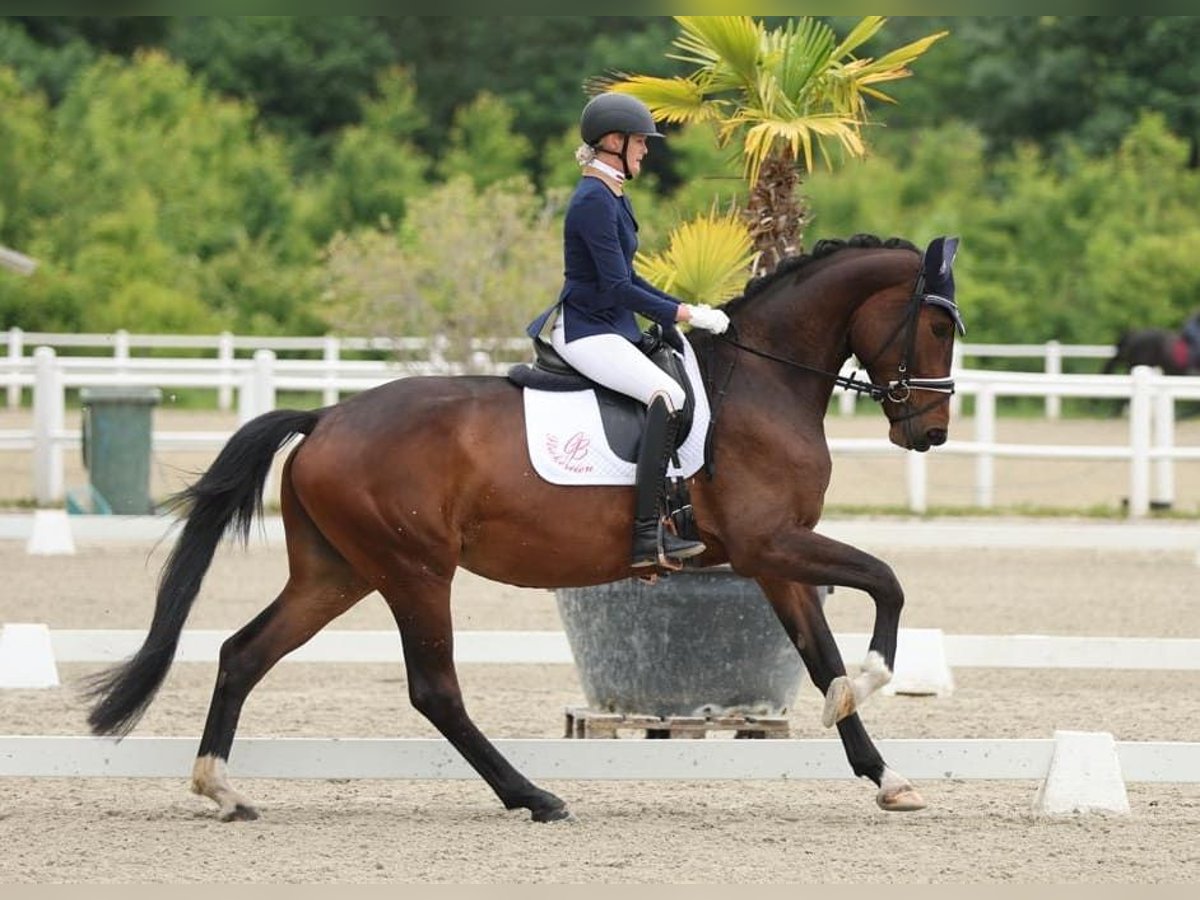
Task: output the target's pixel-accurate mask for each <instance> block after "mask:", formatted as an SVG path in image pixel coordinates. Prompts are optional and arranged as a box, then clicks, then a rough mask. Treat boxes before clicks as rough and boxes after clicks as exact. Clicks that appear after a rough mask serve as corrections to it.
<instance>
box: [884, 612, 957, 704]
mask: <svg viewBox="0 0 1200 900" xmlns="http://www.w3.org/2000/svg"><path fill="white" fill-rule="evenodd" d="M883 693H884V694H888V695H895V694H906V695H910V696H917V697H929V696H935V697H949V696H950V695H951V694H953V693H954V676H953V675H952V674H951V673H950V666H948V665H947V664H946V641H945V638H944V637H943V635H942V629H940V628H901V629H900V631H899V633H898V634H897V636H896V670H895V672H894V673H893V674H892V680H891V681H889V682H888V683H887V684H885V685H884V686H883Z"/></svg>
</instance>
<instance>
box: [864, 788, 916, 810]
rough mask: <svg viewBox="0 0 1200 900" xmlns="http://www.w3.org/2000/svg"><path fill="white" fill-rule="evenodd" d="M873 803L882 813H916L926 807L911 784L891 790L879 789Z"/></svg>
mask: <svg viewBox="0 0 1200 900" xmlns="http://www.w3.org/2000/svg"><path fill="white" fill-rule="evenodd" d="M875 802H876V803H878V804H879V808H880V809H882V810H883V811H884V812H916V811H917V810H918V809H924V808H925V807H926V806H927V805H928V804H926V803H925V798H924V797H922V796H921V795H920V793H918V792H917V789H916V788H915V787H913V786H912V785H911V784H909V785H905V786H904V787H900V788H894V789H892V790H885V789H883V788H880V789H879V793H878V794H876V795H875Z"/></svg>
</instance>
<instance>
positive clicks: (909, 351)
mask: <svg viewBox="0 0 1200 900" xmlns="http://www.w3.org/2000/svg"><path fill="white" fill-rule="evenodd" d="M924 306H936V307H937V308H939V309H942V310H944V311H945V312H946V313H947V314H948V315H949V316H950V318H951V319H952V320H953V321H954V326H955V328H957V329H958V333H959V334H960V335H965V334H966V333H967V329H966V326H965V325H964V324H963V320H962V314H961V313H960V312H959V309H958V304H956V303H955V302H954V301H953V300H952V299H950V298H949V297H943V296H941V295H940V294H934V293H930V292H928V291H926V290H925V271H924V269H923V268H922V270H921V271H920V272H919V273H918V274H917V279H916V282H915V283H914V284H913V290H912V293H911V294H910V295H909V299H908V304H907V307H906V309H905V313H904V317H903V318H902V319H901V320H900V321H899V322H897V323H896V327H895V328H894V329H892V332H891V334H889V335H888V338H887V340H885V341H884V342H883V344H882V345H880V347H879V349H878V350H876V351H875V353H874V354H872V355H871V357H870V359H869V360H867V361H866V362H864V363H862V368H863V369H869V368H870V367H871V364H872V363H874V362H875V361H876V360H877V359H879V357H880V356H882V355H883V352H884V351H885V350H887V349H888V347H890V346H891V345H892V344H893V343H895V341H896V339H897V338H899V337H901V335H903V340H904V353H903V355H902V356H901V358H900V363H899V365H898V366H897V369H896V374H897V377H896V378H895V379H893V380H892V381H889V382H887V383H886V384H876V383H874V382H871V381H864V380H862V379H860V378H858V377H856V376H857V372H856V373H855V375H849V376H847V375H842V374H840V373H838V372H829V371H827V370H825V369H821V368H819V367H817V366H810V365H808V364H807V363H802V362H797V361H796V360H793V359H786V358H785V357H782V356H776V355H775V354H774V353H768V352H767V351H766V350H759V349H758V348H757V347H750V346H748V345H746V344H743V343H741V341H739V340H738V339H737V331H736V329H735V328H734V326H733V324H732V323H730V328H729V331H726V332H725V333H724V334H722V335H718V336H717V338H718V339H719V340H723V341H724V342H725V343H727V344H729V345H730V346H732V347H736V348H737V349H738V350H744V351H745V352H747V353H750V354H752V355H754V356H760V357H762V358H763V359H769V360H773V361H774V362H777V363H782V364H783V365H785V366H789V367H791V368H793V369H800V370H802V371H805V372H811V373H813V374H814V375H822V376H824V377H826V378H831V379H833V383H834V384H835V385H837V386H838V387H842V388H845V389H846V390H849V391H854V392H855V393H858V394H865V395H867V396H868V397H870V398H871V399H872V400H874V401H876V402H877V403H882V402H883V401H885V400H886V401H888V402H890V403H896V404H901V405H905V406H908V405H909V401H910V398H911V397H912V394H913V392H914V391H928V392H932V393H935V394H940V395H942V396H941V397H938V398H936V399H934V400H933V401H931V402H930V403H929V404H927V405H925V406H923V407H920V408H919V409H915V410H911V409H910V410H908V411H906V412H905V413H904V414H903V415H902V416H897V417H896V418H894V419H892V421H893V422H904V421H906V420H908V419H911V418H914V417H916V416H919V415H922V414H923V413H925V412H927V411H929V410H930V409H933V408H934V407H935V406H937V405H938V404H940V403H944V402H945V401H946V399H948V398H949V396H950V395H951V394H953V393H954V379H953V378H915V377H913V376H912V375H910V374H909V369H910V368H911V367H912V364H913V356H914V354H915V353H916V344H917V320H918V318H919V316H920V314H921V309H922V307H924ZM731 331H732V332H733V333H732V334H730V332H731ZM736 365H737V358H736V357H735V358H734V361H733V364H731V365H730V367H729V373H728V375H727V376H726V380H725V384H724V385H723V386H722V388H721V391H720V392H719V393H718V396H717V398H715V399H716V401H717V404H716V405H719V401H720V400H721V399H722V398H723V397H724V394H725V389H726V388H728V386H729V380H730V379H731V378H732V377H733V369H734V367H735V366H736ZM889 418H890V417H889Z"/></svg>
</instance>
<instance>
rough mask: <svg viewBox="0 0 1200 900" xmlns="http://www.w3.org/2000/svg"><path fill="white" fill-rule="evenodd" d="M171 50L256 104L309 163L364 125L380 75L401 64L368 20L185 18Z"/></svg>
mask: <svg viewBox="0 0 1200 900" xmlns="http://www.w3.org/2000/svg"><path fill="white" fill-rule="evenodd" d="M166 49H167V50H168V51H169V52H170V53H171V54H172V55H173V56H175V57H177V58H178V59H180V60H182V61H183V62H184V63H185V64H186V65H187V66H188V67H189V68H190V69H191V70H192V71H194V72H196V73H198V74H200V75H203V76H204V80H205V81H206V83H207V84H208V85H209V86H210V87H211V88H213V89H215V90H217V91H220V92H221V93H224V94H228V95H231V96H233V97H238V98H241V99H243V100H246V101H249V103H250V104H251V106H252V107H253V108H255V109H257V110H258V111H259V114H260V115H261V116H262V118H263V120H264V122H266V123H267V124H268V125H269V126H270V127H271V128H272V129H273V130H275V131H278V132H280V133H282V134H284V135H286V136H287V137H288V138H289V141H290V144H291V146H292V149H293V151H294V152H296V153H297V157H298V159H299V160H300V161H301V164H302V165H304V166H310V165H314V164H316V162H317V160H319V159H320V158H321V156H322V154H323V153H324V152H325V150H326V149H327V146H326V145H327V141H328V139H329V138H330V137H331V136H333V135H334V134H336V133H337V131H338V130H339V129H341V128H343V127H345V126H347V125H351V124H356V123H358V122H360V121H361V119H362V107H363V103H364V101H365V100H366V99H367V98H368V97H370V96H371V92H372V89H373V88H374V86H375V83H376V78H377V76H378V74H379V73H380V72H381V71H382V70H384V69H386V68H388V67H389V66H392V65H394V64H395V63H396V57H395V55H394V53H393V51H392V48H391V46H390V44H389V42H388V40H387V37H386V36H385V35H384V34H382V33H381V32H380V30H379V29H378V28H377V27H376V26H375V23H374V22H373V21H372V19H371V18H370V17H364V16H201V17H196V18H189V19H184V20H180V21H179V24H178V26H177V27H176V28H174V29H173V30H172V32H171V36H170V38H169V40H168V41H167V42H166Z"/></svg>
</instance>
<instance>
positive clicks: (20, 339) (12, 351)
mask: <svg viewBox="0 0 1200 900" xmlns="http://www.w3.org/2000/svg"><path fill="white" fill-rule="evenodd" d="M24 355H25V341H24V332H23V331H21V329H20V328H10V329H8V365H9V368H10V369H11V370H12V373H13V383H12V384H10V385H9V386H8V408H9V409H19V408H20V406H21V385H20V384H19V383H18V382H17V380H16V376H17V366H19V365H20V364H21V359H22V357H23V356H24Z"/></svg>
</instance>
